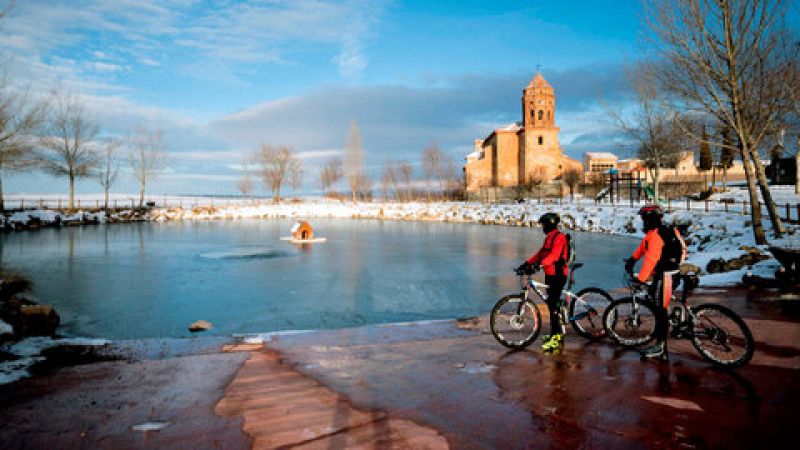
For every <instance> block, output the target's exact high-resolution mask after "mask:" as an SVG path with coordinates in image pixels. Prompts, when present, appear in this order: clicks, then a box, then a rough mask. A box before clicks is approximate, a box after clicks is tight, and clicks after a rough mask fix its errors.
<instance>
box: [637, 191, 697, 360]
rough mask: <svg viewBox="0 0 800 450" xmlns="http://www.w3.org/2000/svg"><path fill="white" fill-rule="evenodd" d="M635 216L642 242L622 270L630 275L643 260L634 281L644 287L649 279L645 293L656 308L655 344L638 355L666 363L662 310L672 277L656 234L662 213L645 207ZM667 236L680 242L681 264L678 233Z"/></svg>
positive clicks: (654, 207) (665, 323) (665, 327)
mask: <svg viewBox="0 0 800 450" xmlns="http://www.w3.org/2000/svg"><path fill="white" fill-rule="evenodd" d="M639 216H641V218H642V224H643V226H644V232H645V235H644V239H642V242H641V243H639V246H638V247H637V248H636V251H634V252H633V255H632V256H631V257H630V258H628V259H627V260H626V262H625V270H626V271H627V272H629V273H632V272H633V267H634V265H635V264H636V261H638V260H639V259H644V262H643V263H642V267H641V269H640V270H639V274H638V275H637V276H636V281H638V282H639V283H642V284H646V283H647V280H649V279H650V278H651V277H652V279H653V281H652V283H651V284H650V285H649V289H648V290H649V292H650V297H651V298H653V299H654V300H655V301H656V303H657V306H658V307H657V308H656V310H655V311H654V312H655V313H656V317H655V321H656V329H655V338H656V343H655V345H653V346H652V347H649V348H646V349H644V350H642V352H641V354H642V357H643V358H660V359H668V355H669V354H668V352H667V331H668V328H669V319H668V317H667V310H666V308H667V307H668V306H669V297H670V296H671V294H672V286H673V279H672V277H671V276H670V275H669V273H672V272H670V271H671V270H672V269H674V268H675V267H667V266H668V264H667V261H665V260H664V259H663V258H662V255H663V254H664V246H665V243H664V239H662V237H661V234H660V233H659V228H660V227H664V221H663V217H664V211H663V210H662V209H661V207H659V206H658V205H646V206H643V207H642V208H641V209H640V210H639ZM668 232H670V233H675V236H676V237H677V239H678V241H679V242H680V246H681V247H682V255H681V256H680V261H679V262H683V260H684V259H685V258H686V244H685V243H684V242H683V238H682V237H681V235H680V233H679V232H678V230H675V229H673V228H669V229H668ZM676 266H677V263H676Z"/></svg>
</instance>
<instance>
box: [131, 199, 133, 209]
mask: <svg viewBox="0 0 800 450" xmlns="http://www.w3.org/2000/svg"><path fill="white" fill-rule="evenodd" d="M131 208H133V199H131Z"/></svg>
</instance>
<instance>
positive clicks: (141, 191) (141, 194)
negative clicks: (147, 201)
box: [139, 181, 144, 208]
mask: <svg viewBox="0 0 800 450" xmlns="http://www.w3.org/2000/svg"><path fill="white" fill-rule="evenodd" d="M139 208H144V181H142V182H141V183H139Z"/></svg>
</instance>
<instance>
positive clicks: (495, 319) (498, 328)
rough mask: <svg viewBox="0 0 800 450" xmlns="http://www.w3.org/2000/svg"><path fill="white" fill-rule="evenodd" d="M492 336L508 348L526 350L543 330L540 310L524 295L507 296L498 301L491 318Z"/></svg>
mask: <svg viewBox="0 0 800 450" xmlns="http://www.w3.org/2000/svg"><path fill="white" fill-rule="evenodd" d="M489 324H490V326H491V329H492V334H493V335H494V337H495V339H497V341H498V342H500V343H501V344H503V345H505V346H506V347H508V348H515V349H519V348H525V347H527V346H529V345H530V344H531V342H533V341H534V340H536V337H537V336H538V335H539V332H540V331H541V329H542V316H541V313H539V308H537V307H536V305H535V304H534V303H533V302H532V301H530V300H525V299H524V298H523V297H522V295H520V294H515V295H507V296H505V297H503V298H501V299H500V300H498V301H497V304H496V305H494V309H492V314H491V316H490V318H489Z"/></svg>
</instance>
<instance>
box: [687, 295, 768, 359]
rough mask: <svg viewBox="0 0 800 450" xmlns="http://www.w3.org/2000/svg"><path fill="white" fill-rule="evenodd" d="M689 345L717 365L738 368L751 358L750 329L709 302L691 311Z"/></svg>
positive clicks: (734, 314)
mask: <svg viewBox="0 0 800 450" xmlns="http://www.w3.org/2000/svg"><path fill="white" fill-rule="evenodd" d="M692 313H693V315H694V317H692V318H691V324H692V344H694V347H695V348H696V349H697V351H698V352H700V354H701V355H703V357H704V358H706V359H707V360H709V361H711V362H712V363H714V364H716V365H718V366H724V367H741V366H743V365H745V364H747V363H748V362H750V359H751V358H752V357H753V351H754V350H755V343H754V341H753V334H752V333H751V332H750V328H749V327H748V326H747V324H746V323H745V322H744V320H742V318H741V317H739V316H738V315H737V314H736V313H735V312H733V311H731V310H730V309H728V308H726V307H724V306H722V305H716V304H713V303H708V304H704V305H698V306H695V307H693V308H692Z"/></svg>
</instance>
